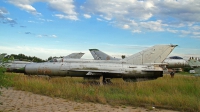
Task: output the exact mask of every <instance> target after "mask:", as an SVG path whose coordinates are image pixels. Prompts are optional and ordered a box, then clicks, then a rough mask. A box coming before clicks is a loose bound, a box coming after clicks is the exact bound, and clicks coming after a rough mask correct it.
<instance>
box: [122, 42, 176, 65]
mask: <svg viewBox="0 0 200 112" xmlns="http://www.w3.org/2000/svg"><path fill="white" fill-rule="evenodd" d="M176 46H177V45H155V46H153V47H150V48H148V49H146V50H143V51H141V52H139V53H136V54H134V55H132V56H129V57H127V58H125V59H124V60H123V61H125V62H126V63H130V64H147V63H162V62H163V60H164V59H165V58H166V57H167V56H168V55H169V54H170V53H171V52H172V51H173V49H174V48H175V47H176Z"/></svg>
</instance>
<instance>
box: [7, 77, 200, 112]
mask: <svg viewBox="0 0 200 112" xmlns="http://www.w3.org/2000/svg"><path fill="white" fill-rule="evenodd" d="M7 75H10V76H13V75H14V76H15V77H14V78H13V79H12V80H13V86H14V88H15V89H19V90H24V91H30V92H33V93H37V94H43V95H47V96H52V97H61V98H65V99H67V100H72V101H80V102H83V101H87V102H97V103H103V104H110V105H114V106H115V105H130V106H155V107H159V108H167V109H174V110H180V111H200V77H192V76H182V75H176V76H175V77H174V78H171V77H170V76H167V75H166V76H164V77H162V78H158V79H157V80H152V81H143V82H135V83H127V82H124V81H123V80H122V79H113V80H112V82H113V84H111V85H105V86H99V85H91V84H89V83H87V82H85V81H84V80H83V79H82V78H71V77H65V78H51V79H50V80H48V79H46V78H44V77H28V76H24V75H22V74H7Z"/></svg>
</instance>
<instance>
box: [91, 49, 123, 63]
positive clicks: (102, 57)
mask: <svg viewBox="0 0 200 112" xmlns="http://www.w3.org/2000/svg"><path fill="white" fill-rule="evenodd" d="M89 51H90V53H91V54H92V56H93V58H94V59H95V60H120V59H118V58H114V57H112V56H109V55H108V54H106V53H104V52H102V51H100V50H98V49H89Z"/></svg>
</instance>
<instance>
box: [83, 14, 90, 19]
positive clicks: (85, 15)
mask: <svg viewBox="0 0 200 112" xmlns="http://www.w3.org/2000/svg"><path fill="white" fill-rule="evenodd" d="M83 16H84V17H85V18H87V19H89V18H91V16H90V15H89V14H83Z"/></svg>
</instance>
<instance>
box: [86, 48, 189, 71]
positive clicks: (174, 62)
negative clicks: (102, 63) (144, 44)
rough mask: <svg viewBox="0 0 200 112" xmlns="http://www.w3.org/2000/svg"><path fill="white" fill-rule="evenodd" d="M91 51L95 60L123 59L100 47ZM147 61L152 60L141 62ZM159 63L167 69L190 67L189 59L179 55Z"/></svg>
mask: <svg viewBox="0 0 200 112" xmlns="http://www.w3.org/2000/svg"><path fill="white" fill-rule="evenodd" d="M89 51H90V53H91V54H92V56H93V58H94V59H95V60H118V61H119V60H121V59H120V58H114V57H112V56H110V55H108V54H106V53H104V52H102V51H100V50H98V49H89ZM152 61H153V60H152ZM145 63H150V62H149V61H148V62H145V61H143V63H140V64H145ZM151 63H152V62H151ZM157 63H165V64H166V68H167V69H176V68H184V67H190V66H189V64H188V61H187V60H185V59H183V58H181V57H179V56H171V57H169V58H166V59H164V61H160V62H158V61H157ZM138 64H139V63H138Z"/></svg>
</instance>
